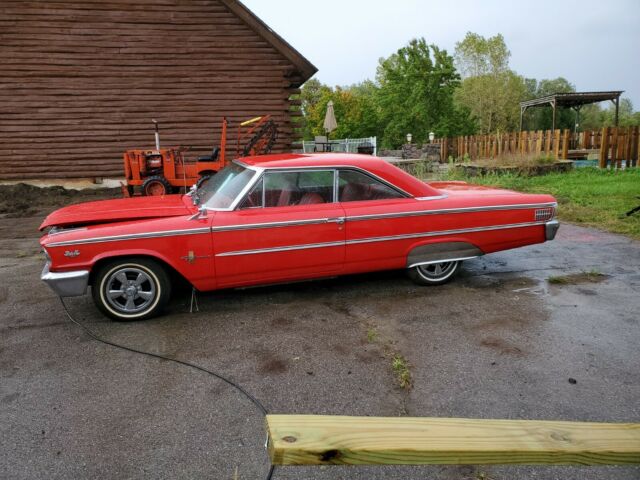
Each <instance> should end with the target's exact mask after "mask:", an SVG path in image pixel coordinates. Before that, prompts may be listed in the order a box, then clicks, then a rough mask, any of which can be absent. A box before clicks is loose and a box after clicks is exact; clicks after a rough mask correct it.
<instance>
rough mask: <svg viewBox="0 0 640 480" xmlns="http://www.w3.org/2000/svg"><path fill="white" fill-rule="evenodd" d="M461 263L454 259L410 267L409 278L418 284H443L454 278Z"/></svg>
mask: <svg viewBox="0 0 640 480" xmlns="http://www.w3.org/2000/svg"><path fill="white" fill-rule="evenodd" d="M460 263H461V262H460V261H453V262H440V263H428V264H426V265H416V266H415V267H411V268H410V269H408V274H409V278H411V280H413V281H414V282H415V283H417V284H418V285H442V284H443V283H447V282H448V281H449V280H451V278H453V276H454V275H455V273H456V272H457V271H458V268H459V267H460Z"/></svg>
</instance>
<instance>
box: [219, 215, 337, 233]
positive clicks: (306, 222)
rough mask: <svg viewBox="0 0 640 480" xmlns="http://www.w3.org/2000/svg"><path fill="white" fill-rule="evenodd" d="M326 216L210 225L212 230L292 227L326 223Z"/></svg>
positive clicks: (327, 220)
mask: <svg viewBox="0 0 640 480" xmlns="http://www.w3.org/2000/svg"><path fill="white" fill-rule="evenodd" d="M328 222H329V219H328V218H311V219H309V220H290V221H283V222H265V223H246V224H243V225H221V226H219V227H211V231H212V232H214V233H215V232H228V231H232V230H252V229H257V228H278V227H294V226H300V225H317V224H322V223H328Z"/></svg>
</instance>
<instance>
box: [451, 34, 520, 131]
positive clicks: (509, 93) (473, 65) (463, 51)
mask: <svg viewBox="0 0 640 480" xmlns="http://www.w3.org/2000/svg"><path fill="white" fill-rule="evenodd" d="M510 56H511V53H510V52H509V49H508V48H507V46H506V44H505V43H504V38H503V37H502V35H500V34H498V35H496V36H494V37H491V38H488V39H486V38H484V37H482V36H481V35H478V34H476V33H471V32H468V33H467V35H466V36H465V38H464V40H462V41H461V42H458V43H456V50H455V63H456V65H457V66H458V68H459V69H460V71H461V72H462V74H463V77H464V80H463V81H462V83H461V85H460V87H459V88H458V89H457V90H456V92H455V100H456V103H457V105H458V108H466V109H467V110H468V111H469V112H470V114H471V116H472V117H473V118H474V119H475V121H476V122H477V125H478V130H479V133H490V132H494V131H511V130H516V129H517V128H518V126H519V123H520V107H519V103H520V101H522V100H523V99H525V98H526V97H527V89H528V88H531V84H530V82H529V83H526V82H525V80H524V78H522V77H521V76H520V75H518V74H516V73H515V72H514V71H512V70H509V57H510Z"/></svg>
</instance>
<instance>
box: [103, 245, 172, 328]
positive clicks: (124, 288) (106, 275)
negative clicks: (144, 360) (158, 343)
mask: <svg viewBox="0 0 640 480" xmlns="http://www.w3.org/2000/svg"><path fill="white" fill-rule="evenodd" d="M91 294H92V296H93V301H94V302H95V304H96V306H97V307H98V308H99V309H100V311H102V313H104V314H105V315H107V316H109V317H111V318H112V319H114V320H118V321H130V320H144V319H147V318H151V317H154V316H156V315H158V314H159V313H160V312H162V310H163V309H164V307H165V306H166V305H167V302H168V301H169V297H170V295H171V281H170V280H169V276H168V275H167V272H166V271H165V269H164V268H163V267H162V266H161V265H160V264H159V263H157V262H156V261H154V260H151V259H147V258H133V259H120V260H114V261H112V262H109V263H107V264H106V265H104V266H103V267H102V268H100V270H99V271H98V273H97V275H96V278H95V281H94V282H93V286H92V289H91Z"/></svg>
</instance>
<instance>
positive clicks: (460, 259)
mask: <svg viewBox="0 0 640 480" xmlns="http://www.w3.org/2000/svg"><path fill="white" fill-rule="evenodd" d="M478 257H479V255H474V256H473V257H457V258H445V259H443V260H431V261H429V262H416V263H412V264H411V265H407V268H413V267H417V266H418V265H431V264H433V263H443V262H461V261H463V260H471V259H472V258H478Z"/></svg>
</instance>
